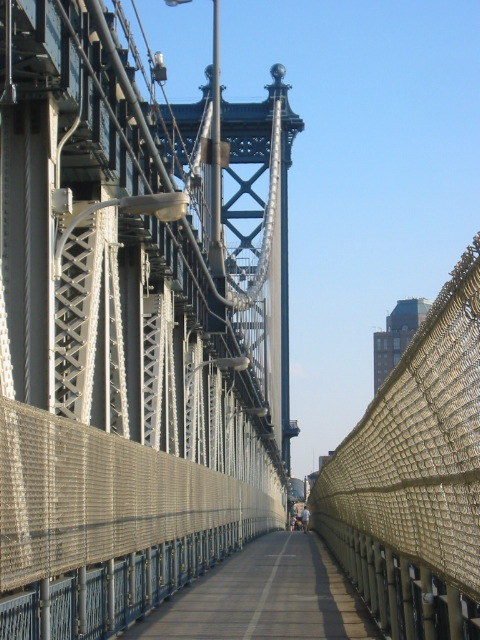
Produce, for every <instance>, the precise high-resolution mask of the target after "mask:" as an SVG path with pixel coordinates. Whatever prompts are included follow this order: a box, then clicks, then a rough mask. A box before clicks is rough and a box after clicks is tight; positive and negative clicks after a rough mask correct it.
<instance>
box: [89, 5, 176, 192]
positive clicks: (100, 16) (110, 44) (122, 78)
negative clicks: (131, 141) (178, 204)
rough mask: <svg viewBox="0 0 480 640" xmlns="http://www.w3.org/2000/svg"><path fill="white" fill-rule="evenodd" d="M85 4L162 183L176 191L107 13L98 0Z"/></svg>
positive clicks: (170, 189)
mask: <svg viewBox="0 0 480 640" xmlns="http://www.w3.org/2000/svg"><path fill="white" fill-rule="evenodd" d="M85 6H86V8H87V9H88V11H89V13H90V14H91V15H92V16H93V18H94V20H95V26H96V29H97V34H98V37H99V38H100V42H101V43H102V46H103V48H104V50H105V51H106V53H108V54H109V56H110V60H111V62H112V66H113V68H114V70H115V72H116V73H117V75H118V80H119V83H120V86H121V88H122V91H123V93H124V95H125V99H126V101H127V102H128V104H129V105H130V107H131V109H132V111H133V114H134V116H135V119H136V121H137V125H138V128H139V129H140V131H141V132H142V135H143V136H144V138H145V144H146V146H147V148H148V151H149V153H150V154H151V156H152V158H153V159H154V161H155V164H156V166H157V168H158V170H159V173H160V177H161V180H162V184H163V186H164V187H165V189H167V191H170V192H172V191H175V189H174V186H173V185H172V183H171V180H170V176H169V175H168V173H167V170H166V169H165V166H164V164H163V162H162V159H161V158H160V154H159V153H158V149H157V146H156V144H155V142H154V140H153V138H152V136H151V134H150V130H149V128H148V125H147V123H146V121H145V118H144V116H143V112H142V109H141V107H140V103H139V101H138V97H137V93H136V91H135V90H134V89H133V87H132V83H131V82H130V80H129V78H128V76H127V72H126V71H125V68H124V66H123V63H122V61H121V59H120V56H119V54H118V50H117V47H116V45H115V42H114V40H113V37H112V34H111V32H110V29H109V27H108V24H107V21H106V20H105V14H104V12H103V8H102V6H101V5H100V2H99V1H98V0H86V2H85Z"/></svg>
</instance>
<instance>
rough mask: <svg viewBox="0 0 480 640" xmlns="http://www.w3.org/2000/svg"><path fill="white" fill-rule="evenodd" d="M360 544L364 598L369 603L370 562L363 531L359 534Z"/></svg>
mask: <svg viewBox="0 0 480 640" xmlns="http://www.w3.org/2000/svg"><path fill="white" fill-rule="evenodd" d="M358 538H359V546H360V565H361V567H362V585H363V591H362V593H363V599H364V600H365V602H367V603H368V604H369V605H371V602H370V583H369V581H368V564H367V548H366V536H365V535H364V534H363V533H360V534H359V535H358Z"/></svg>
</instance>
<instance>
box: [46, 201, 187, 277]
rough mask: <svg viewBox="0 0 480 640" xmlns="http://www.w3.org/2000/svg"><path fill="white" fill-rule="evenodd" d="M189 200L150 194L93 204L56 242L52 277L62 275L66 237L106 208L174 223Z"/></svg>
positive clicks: (72, 221)
mask: <svg viewBox="0 0 480 640" xmlns="http://www.w3.org/2000/svg"><path fill="white" fill-rule="evenodd" d="M189 203H190V199H189V197H188V195H187V194H186V193H183V192H177V191H175V192H172V193H150V194H146V195H141V196H126V197H124V198H115V199H113V200H106V201H104V202H95V203H94V204H92V205H90V206H89V207H87V208H86V209H85V210H84V211H82V212H81V213H79V214H78V215H77V216H75V217H74V218H72V219H71V220H70V222H69V223H68V225H67V226H66V228H65V231H64V232H63V233H62V235H61V236H60V238H59V239H58V241H57V247H56V249H55V258H54V264H53V277H54V279H55V280H58V279H59V278H60V277H61V275H62V264H61V261H62V251H63V248H64V247H65V244H66V242H67V239H68V236H69V235H70V234H71V233H72V231H73V229H75V227H77V226H78V225H79V224H80V223H81V222H82V221H83V220H85V219H86V218H88V216H90V215H92V213H96V212H97V211H98V210H99V209H105V208H106V207H114V206H117V207H118V213H122V214H129V215H140V214H144V215H154V216H155V217H156V218H157V219H158V220H160V221H161V222H175V221H176V220H180V218H183V217H184V216H185V215H186V214H187V210H188V205H189Z"/></svg>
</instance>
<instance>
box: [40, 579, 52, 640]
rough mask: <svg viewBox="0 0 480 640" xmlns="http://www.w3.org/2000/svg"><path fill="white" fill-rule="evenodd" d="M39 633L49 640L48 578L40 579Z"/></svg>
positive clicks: (44, 639)
mask: <svg viewBox="0 0 480 640" xmlns="http://www.w3.org/2000/svg"><path fill="white" fill-rule="evenodd" d="M40 633H41V637H42V640H50V637H51V636H50V580H49V578H43V580H41V581H40Z"/></svg>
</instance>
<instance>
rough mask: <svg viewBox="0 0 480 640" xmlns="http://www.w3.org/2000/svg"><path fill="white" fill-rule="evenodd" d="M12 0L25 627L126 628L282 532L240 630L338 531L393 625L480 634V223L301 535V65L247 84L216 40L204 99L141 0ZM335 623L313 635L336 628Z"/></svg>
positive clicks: (15, 504) (4, 172)
mask: <svg viewBox="0 0 480 640" xmlns="http://www.w3.org/2000/svg"><path fill="white" fill-rule="evenodd" d="M179 1H180V2H181V1H182V0H179ZM183 1H188V0H183ZM169 3H170V4H172V3H173V4H175V2H173V0H170V2H169ZM167 4H168V2H167ZM213 4H214V7H217V6H218V1H217V0H215V2H214V3H213ZM134 6H135V5H134ZM0 11H1V15H2V19H1V23H0V59H1V73H2V76H1V82H2V90H1V97H0V118H1V120H0V177H1V183H0V184H1V192H0V207H1V215H0V266H1V268H0V407H1V412H0V431H1V439H0V462H1V465H0V469H1V471H0V639H1V640H11V639H16V640H23V639H31V640H35V639H38V638H41V640H50V639H52V640H68V639H70V638H71V639H78V640H86V639H91V640H95V639H104V638H110V637H114V636H116V635H117V634H118V633H123V632H124V631H125V630H126V629H127V628H128V627H130V626H131V625H132V624H133V623H134V622H135V621H136V620H139V619H142V618H143V617H144V616H145V615H146V614H147V613H149V612H150V611H151V610H153V609H155V608H157V607H158V606H159V605H160V604H161V603H163V602H164V601H165V600H166V599H167V598H169V597H170V596H171V595H172V594H174V593H176V592H177V591H179V590H181V588H182V587H184V586H186V585H190V584H191V583H192V581H194V580H195V579H196V578H197V577H198V576H200V575H203V574H204V573H206V572H208V571H209V570H210V569H211V568H213V567H214V566H216V565H217V564H218V563H219V562H220V561H222V560H224V559H227V557H228V556H231V555H232V554H233V552H235V551H238V552H241V553H239V554H238V555H239V556H242V555H243V554H247V553H248V549H250V548H254V547H255V545H256V544H260V537H261V540H272V542H271V543H270V542H269V543H268V544H270V547H268V549H269V550H270V551H269V552H268V553H267V551H268V549H267V550H266V551H265V552H264V556H262V558H268V557H275V558H278V559H277V560H275V561H272V562H274V565H273V567H274V569H272V573H271V576H270V578H269V579H268V580H266V586H264V587H263V589H264V590H263V592H262V594H263V595H262V597H261V598H260V599H259V600H258V602H257V604H256V607H257V608H256V609H255V611H256V613H255V615H254V617H253V618H252V620H254V624H253V623H252V622H250V624H249V625H247V628H246V631H245V632H242V634H241V635H239V636H238V637H242V638H252V637H254V635H253V633H254V629H255V628H256V625H257V624H258V623H259V621H260V620H261V616H262V615H264V608H265V603H266V602H267V591H269V590H271V589H273V585H274V583H275V580H274V578H275V576H276V575H277V572H280V571H281V565H280V564H279V563H280V560H279V559H280V558H282V559H283V560H286V561H287V562H288V558H294V557H300V556H303V557H305V553H304V550H302V549H304V547H305V545H307V543H308V544H309V545H310V546H309V547H308V548H309V549H310V548H312V549H313V548H314V547H313V546H312V545H313V543H312V544H310V541H311V540H313V536H315V540H317V538H318V540H321V541H322V543H321V544H323V545H326V546H325V547H322V549H328V550H329V551H328V554H331V555H330V556H329V557H330V558H333V557H334V558H335V562H336V563H337V565H335V566H338V567H342V571H343V572H344V575H346V576H347V577H348V579H349V580H350V581H351V583H353V585H354V586H355V588H356V593H357V594H358V597H359V598H361V602H362V606H363V607H364V608H365V610H367V609H368V610H369V614H370V615H372V616H373V617H374V618H375V619H376V621H377V624H378V628H379V629H380V630H381V632H382V633H383V634H385V635H387V636H389V637H392V638H393V640H417V639H418V640H437V639H439V640H441V639H445V640H461V639H465V640H470V639H471V640H474V639H476V638H479V637H480V605H479V604H478V603H480V560H479V558H480V554H479V553H478V549H479V547H478V540H479V533H480V532H479V503H480V500H479V497H480V471H479V469H480V463H479V460H480V458H479V452H480V445H479V442H480V440H479V429H480V427H479V424H480V422H479V416H480V400H479V397H480V393H479V391H480V368H479V367H480V364H479V363H480V348H479V333H480V323H479V318H480V259H479V255H480V238H479V237H478V236H476V237H475V238H474V239H473V242H472V244H471V245H469V246H468V247H467V250H466V251H465V253H464V255H463V256H461V258H460V260H459V263H458V264H457V265H456V266H455V267H454V269H453V271H452V279H451V280H450V281H449V282H448V283H447V284H446V285H445V286H444V288H443V289H442V291H441V293H440V295H439V297H438V299H437V301H436V302H435V304H434V306H433V309H432V311H431V312H430V314H429V316H428V317H427V320H426V321H425V323H424V324H423V325H422V326H421V328H420V330H419V331H418V332H417V334H416V335H415V337H414V339H413V340H412V342H411V344H410V345H409V347H408V349H407V351H406V352H405V354H404V356H403V357H402V359H401V360H400V363H399V364H398V366H397V367H396V369H395V370H394V372H393V373H392V374H391V375H390V377H389V378H388V379H387V380H386V381H385V383H384V385H383V386H382V387H381V389H380V390H379V392H378V394H377V396H376V397H375V399H374V401H373V402H372V404H371V405H370V406H369V407H368V408H367V410H366V413H365V416H364V418H363V419H362V421H361V422H360V423H359V424H358V425H357V426H356V428H355V429H354V430H353V431H352V433H351V434H350V435H349V436H348V437H347V439H346V440H345V441H344V442H343V443H342V444H341V445H340V447H339V448H338V449H337V450H336V452H334V454H333V455H332V457H331V459H330V460H329V461H328V462H327V464H326V465H325V467H324V468H323V469H322V471H321V472H320V475H319V478H318V480H317V482H316V483H315V485H314V487H313V489H312V491H311V494H310V498H309V502H308V505H309V509H310V511H311V519H310V532H309V536H308V538H304V537H303V536H297V537H296V538H294V539H292V542H291V543H289V544H291V545H292V546H294V547H295V549H296V551H295V554H294V553H291V554H286V552H285V549H286V545H287V543H288V541H289V540H290V537H288V536H291V535H293V534H291V532H287V531H286V529H287V530H288V528H289V527H288V522H289V508H290V502H289V498H291V492H290V486H291V485H290V479H289V478H290V473H291V472H290V441H291V439H292V438H293V437H295V436H297V435H298V434H299V432H300V429H299V427H298V425H297V423H296V421H295V420H293V419H291V416H290V406H289V340H288V336H289V329H290V328H289V319H288V170H289V168H290V166H291V164H292V146H293V142H294V139H295V136H296V135H297V134H298V133H299V132H302V131H303V129H304V123H303V121H302V119H301V118H300V117H299V116H298V115H297V114H296V113H295V112H294V111H293V110H292V108H291V107H290V103H289V91H290V87H289V85H287V84H285V82H284V77H285V73H286V70H285V68H284V67H283V66H282V65H281V64H278V63H276V64H273V66H272V67H271V80H270V83H269V84H268V85H267V86H266V95H265V99H264V100H263V101H260V102H255V103H238V104H237V103H230V102H227V101H226V100H225V99H224V98H223V94H222V87H221V86H220V84H219V74H218V68H219V67H218V59H217V60H215V46H214V61H213V65H211V66H209V67H208V68H207V69H206V78H205V84H204V85H203V86H202V87H201V93H200V94H199V96H198V101H197V102H194V103H191V104H171V103H169V101H168V98H167V96H166V94H165V91H164V82H165V80H166V77H167V71H166V68H165V66H164V62H163V58H162V55H161V54H159V53H155V54H154V53H152V52H151V51H150V49H149V47H148V43H147V49H148V52H149V55H148V60H147V61H143V60H142V59H141V58H140V55H139V53H138V48H137V45H136V43H135V41H134V38H133V35H132V31H131V27H130V23H129V21H128V20H127V18H126V15H125V11H124V8H123V7H122V4H121V2H120V0H113V3H112V6H111V7H110V8H107V7H105V6H104V4H103V2H102V0H84V1H83V2H77V1H76V0H15V1H13V0H3V1H2V2H0ZM165 20H167V18H165ZM159 91H160V92H161V93H162V94H163V97H162V99H161V100H157V98H156V93H157V94H158V93H159ZM239 165H245V166H244V167H240V166H239ZM246 174H248V177H245V175H246ZM227 183H228V184H229V185H230V189H229V190H227V189H226V185H227ZM247 203H248V204H247ZM320 410H321V408H319V411H320ZM267 534H268V535H267ZM271 536H273V537H271ZM278 536H280V537H278ZM282 536H287V538H286V540H287V542H285V543H283V542H282V543H281V544H283V546H282V547H281V549H280V550H279V551H278V554H277V552H275V553H274V552H273V549H274V547H275V544H276V543H275V540H283V537H282ZM254 541H255V542H254ZM247 543H251V544H248V545H247ZM319 544H320V543H319ZM302 545H303V546H302ZM275 548H276V547H275ZM297 554H298V556H297ZM326 554H327V551H323V550H322V551H321V553H320V556H319V557H321V558H322V562H323V565H322V566H324V567H327V569H326V571H327V573H328V572H329V571H330V572H334V571H335V569H332V568H331V567H333V566H334V565H333V564H332V563H333V562H334V561H333V560H327V555H326ZM263 562H264V560H263V559H262V560H256V563H257V567H260V566H263ZM312 566H313V561H312ZM329 567H330V568H329ZM307 569H308V567H307ZM307 569H306V568H304V569H303V570H304V571H306V570H307ZM222 571H225V572H228V566H227V567H226V568H224V569H222ZM278 575H280V573H279V574H278ZM321 575H323V574H321ZM329 575H333V573H330V574H329ZM319 576H320V573H317V577H316V578H315V580H316V581H318V582H316V583H315V584H316V588H317V592H318V593H319V592H320V591H318V589H321V588H323V586H322V585H323V583H322V584H320V582H321V580H320V578H319ZM327 582H328V580H327ZM267 587H268V589H267ZM237 588H238V587H237ZM300 588H301V585H299V586H298V589H300ZM298 593H300V591H299V592H298ZM322 593H323V592H322ZM329 593H330V592H329ZM332 593H335V592H334V591H332ZM294 596H295V593H291V594H290V598H289V600H290V601H294ZM278 597H280V595H278ZM302 597H303V600H301V596H300V595H299V596H298V598H299V599H298V603H300V602H307V601H309V600H308V598H309V597H310V596H302ZM321 597H324V598H326V599H327V600H328V598H330V599H331V600H335V597H334V596H327V595H325V596H321ZM321 597H320V596H319V597H318V598H316V599H315V602H316V603H317V600H318V602H320V600H321ZM311 599H312V598H310V600H311ZM260 606H261V607H262V608H261V609H260V608H259V607H260ZM315 606H317V605H315ZM317 608H318V607H317ZM297 609H298V607H297ZM302 615H303V614H302ZM304 615H305V616H306V615H309V614H308V613H305V614H304ZM312 615H313V614H312ZM322 616H323V618H322V619H325V620H326V619H327V614H326V613H325V615H324V614H322ZM339 620H340V618H339ZM322 624H324V626H325V630H324V631H323V632H322V633H323V635H315V636H309V637H330V636H329V627H328V624H327V622H324V623H322ZM332 624H333V623H332ZM342 625H343V627H342V629H343V632H342V634H343V635H341V637H359V636H358V635H355V633H356V632H355V629H353V628H352V627H348V621H346V618H345V616H344V617H343V618H342ZM287 626H288V625H287V624H286V625H284V627H283V629H284V630H285V629H286V628H287ZM290 626H292V625H290ZM272 628H273V627H272ZM331 628H333V627H331ZM348 629H352V630H351V631H348ZM317 631H318V630H317ZM272 633H273V632H272ZM285 633H286V631H285ZM296 633H298V632H297V631H295V630H293V631H292V635H289V636H287V635H285V637H292V638H295V637H296V638H299V637H304V636H300V635H295V634H296ZM318 633H320V632H318ZM126 637H128V636H126ZM149 637H153V636H149ZM155 637H168V636H163V635H162V636H155ZM192 637H193V636H192ZM198 637H200V636H198ZM202 637H208V636H202ZM211 637H213V635H212V636H211ZM215 637H221V636H215ZM229 637H230V636H229ZM231 637H233V636H231ZM235 637H237V636H235ZM258 637H260V636H258ZM262 637H263V636H262ZM265 637H266V636H265ZM270 637H273V636H270ZM276 637H280V635H277V636H276ZM305 637H306V636H305ZM362 637H363V636H362ZM369 637H370V636H369Z"/></svg>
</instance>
